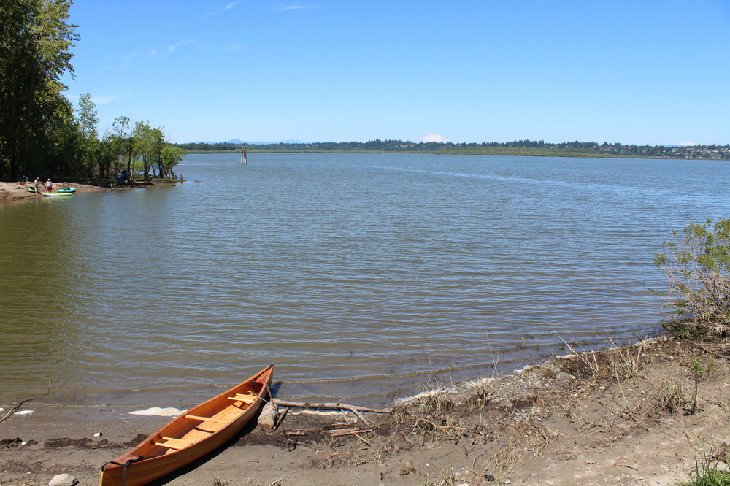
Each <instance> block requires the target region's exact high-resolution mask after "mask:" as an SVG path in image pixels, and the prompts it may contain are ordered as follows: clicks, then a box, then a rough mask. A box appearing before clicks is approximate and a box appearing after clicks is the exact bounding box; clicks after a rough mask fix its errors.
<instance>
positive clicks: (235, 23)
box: [65, 0, 730, 145]
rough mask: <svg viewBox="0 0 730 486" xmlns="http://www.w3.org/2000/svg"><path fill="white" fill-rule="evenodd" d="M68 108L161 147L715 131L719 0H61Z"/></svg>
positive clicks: (724, 35)
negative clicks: (71, 73)
mask: <svg viewBox="0 0 730 486" xmlns="http://www.w3.org/2000/svg"><path fill="white" fill-rule="evenodd" d="M71 22H72V23H75V24H77V25H78V33H79V34H80V36H81V39H80V41H79V42H78V43H77V45H76V47H75V48H74V53H75V57H74V60H73V64H74V67H75V78H74V79H71V78H70V77H67V78H66V80H65V81H66V84H67V85H68V86H69V89H68V92H67V95H68V97H69V98H70V99H71V100H72V101H73V102H74V103H75V101H76V100H77V99H78V95H79V94H81V93H87V92H88V93H91V94H92V97H93V99H94V101H95V103H96V105H97V109H98V112H99V115H100V119H101V123H100V125H101V126H100V128H101V131H102V132H103V131H104V130H106V129H109V128H110V127H111V123H112V121H113V120H114V118H115V117H117V116H120V115H126V116H129V117H130V118H131V119H132V120H134V121H136V120H147V121H149V122H150V123H151V124H152V125H154V126H162V127H164V129H165V133H166V135H167V137H168V139H170V140H172V141H174V142H186V141H223V140H229V139H233V138H239V139H241V140H245V141H249V142H268V141H280V140H288V139H296V140H302V141H307V142H312V141H351V140H359V141H365V140H372V139H376V138H380V139H386V138H394V139H403V140H413V141H418V140H421V139H422V138H423V137H426V136H429V135H436V136H438V137H443V139H445V140H449V141H453V142H472V141H474V142H482V141H511V140H517V139H524V138H530V139H533V140H536V139H544V140H546V141H549V142H560V141H572V140H580V141H595V142H599V143H602V142H604V141H607V142H609V143H612V142H622V143H630V144H652V145H658V144H679V143H689V142H692V143H704V144H710V143H718V144H728V143H730V62H728V60H730V1H728V0H712V1H711V0H704V1H703V0H692V1H672V0H666V1H641V0H632V1H619V0H611V1H609V0H604V1H602V0H596V1H588V0H586V1H557V0H553V1H539V0H534V1H526V0H514V1H507V0H504V1H487V0H484V1H461V0H451V1H447V0H444V1H423V0H421V1H411V0H399V1H381V0H369V1H368V0H366V1H359V0H340V1H331V0H311V1H310V0H303V1H301V2H291V1H288V0H282V1H276V0H272V1H268V0H227V1H216V0H210V1H202V0H201V1H195V2H194V1H186V0H154V1H148V0H146V1H138V0H104V1H99V0H75V3H74V4H73V6H72V7H71Z"/></svg>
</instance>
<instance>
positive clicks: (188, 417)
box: [185, 414, 226, 424]
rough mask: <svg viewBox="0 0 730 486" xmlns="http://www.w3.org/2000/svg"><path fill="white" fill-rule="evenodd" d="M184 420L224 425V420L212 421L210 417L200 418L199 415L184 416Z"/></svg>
mask: <svg viewBox="0 0 730 486" xmlns="http://www.w3.org/2000/svg"><path fill="white" fill-rule="evenodd" d="M185 418H186V419H191V420H200V421H201V422H211V423H214V424H216V423H217V424H224V423H226V422H225V420H218V419H214V418H211V417H201V416H200V415H192V414H188V415H186V416H185Z"/></svg>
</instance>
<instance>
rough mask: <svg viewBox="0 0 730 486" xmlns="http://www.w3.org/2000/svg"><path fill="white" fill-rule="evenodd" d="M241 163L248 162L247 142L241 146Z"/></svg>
mask: <svg viewBox="0 0 730 486" xmlns="http://www.w3.org/2000/svg"><path fill="white" fill-rule="evenodd" d="M241 163H242V164H248V157H247V156H246V144H245V143H244V144H243V148H241Z"/></svg>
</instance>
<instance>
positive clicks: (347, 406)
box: [272, 398, 390, 425]
mask: <svg viewBox="0 0 730 486" xmlns="http://www.w3.org/2000/svg"><path fill="white" fill-rule="evenodd" d="M272 402H274V403H276V404H277V405H279V406H281V407H298V408H319V409H330V410H331V409H334V410H349V411H350V412H352V413H354V414H355V415H357V416H358V418H359V419H360V420H362V421H363V422H365V423H366V424H367V425H370V422H369V421H368V420H367V419H366V418H365V417H364V416H363V415H362V413H361V412H369V413H390V410H378V409H374V408H367V407H359V406H357V405H350V404H349V403H309V402H290V401H287V400H279V399H278V398H275V399H273V400H272Z"/></svg>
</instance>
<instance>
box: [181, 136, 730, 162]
mask: <svg viewBox="0 0 730 486" xmlns="http://www.w3.org/2000/svg"><path fill="white" fill-rule="evenodd" d="M242 144H243V143H242V142H238V141H236V142H215V143H205V142H196V143H181V144H176V146H177V147H178V148H180V149H182V150H185V152H187V153H196V154H197V153H240V152H241V146H242ZM247 149H248V153H328V152H329V153H402V154H435V155H512V156H533V157H585V158H655V159H692V160H730V145H689V146H664V145H654V146H652V145H624V144H621V143H618V142H617V143H613V144H609V143H606V142H604V143H603V144H598V143H595V142H577V141H576V142H563V143H547V142H544V141H543V140H538V141H532V140H518V141H514V142H505V143H501V142H482V143H466V142H464V143H452V142H418V143H416V142H410V141H402V140H371V141H368V142H313V143H299V142H281V143H270V144H247Z"/></svg>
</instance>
